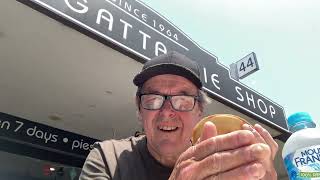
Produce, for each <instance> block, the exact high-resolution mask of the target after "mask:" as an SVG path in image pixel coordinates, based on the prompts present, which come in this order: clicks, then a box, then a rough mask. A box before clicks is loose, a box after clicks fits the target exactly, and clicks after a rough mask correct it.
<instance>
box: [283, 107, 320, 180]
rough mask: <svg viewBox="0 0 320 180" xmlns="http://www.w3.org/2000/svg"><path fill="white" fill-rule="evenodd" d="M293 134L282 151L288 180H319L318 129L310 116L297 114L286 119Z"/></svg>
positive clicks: (319, 130) (319, 149)
mask: <svg viewBox="0 0 320 180" xmlns="http://www.w3.org/2000/svg"><path fill="white" fill-rule="evenodd" d="M288 126H289V130H290V131H291V132H292V133H293V134H292V135H291V136H290V137H289V139H288V140H287V142H286V143H285V144H284V147H283V150H282V158H283V161H284V164H285V166H286V169H287V173H288V176H289V179H290V180H309V179H311V180H315V179H317V180H320V129H318V128H315V127H316V124H315V123H314V122H313V121H312V118H311V116H310V115H309V114H308V113H305V112H299V113H295V114H293V115H291V116H290V117H289V118H288Z"/></svg>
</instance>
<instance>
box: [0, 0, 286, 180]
mask: <svg viewBox="0 0 320 180" xmlns="http://www.w3.org/2000/svg"><path fill="white" fill-rule="evenodd" d="M153 9H156V7H153ZM153 9H152V8H150V7H148V6H147V5H145V4H144V3H143V2H141V1H134V0H131V1H129V0H128V1H125V0H121V1H120V0H119V1H118V0H114V1H109V0H97V1H86V0H56V1H51V0H18V1H1V2H0V10H1V11H0V27H1V28H0V51H1V52H0V62H1V66H0V91H1V93H0V143H1V146H0V159H1V160H4V161H6V162H8V163H7V164H3V163H2V165H0V166H2V167H1V168H0V177H10V178H9V179H77V178H78V176H79V173H80V171H81V167H82V164H83V162H84V160H85V157H86V156H87V154H88V152H89V151H90V148H91V147H92V144H93V143H94V142H95V141H99V140H104V139H110V138H117V139H119V138H124V137H127V136H130V135H134V134H135V132H136V131H140V130H141V128H140V127H139V124H138V122H137V118H136V109H135V104H134V94H135V90H136V89H135V87H134V85H133V84H132V78H133V76H134V75H135V74H136V73H137V72H139V70H140V69H141V67H142V64H143V63H144V62H146V61H148V60H149V59H150V58H152V57H154V56H158V55H160V54H163V53H167V52H169V51H173V50H174V51H178V52H180V53H183V54H185V55H187V56H188V57H190V58H191V59H193V60H195V61H197V62H198V63H199V65H200V66H201V70H202V71H201V73H202V74H201V76H202V77H201V78H202V81H203V84H204V89H205V91H206V92H207V93H208V94H209V96H210V97H211V98H212V99H213V103H212V104H210V105H209V106H208V107H207V109H206V113H207V114H215V113H231V114H236V115H239V116H241V117H243V118H245V119H247V120H248V121H249V122H251V123H260V124H262V125H263V126H264V127H265V128H266V129H268V130H269V131H270V133H271V134H272V136H273V137H274V138H275V139H277V142H278V143H279V145H280V150H279V152H281V148H282V146H283V143H284V142H285V141H286V139H287V138H288V136H289V135H290V132H289V131H288V128H287V124H286V115H285V111H284V109H283V107H281V106H280V105H278V104H277V103H275V102H273V101H272V100H270V99H269V98H267V97H265V96H263V95H262V94H260V93H258V92H257V91H255V90H253V89H251V88H250V87H247V86H246V85H244V84H242V83H240V82H238V81H235V80H233V79H232V78H230V72H229V69H228V68H227V67H225V66H223V65H222V64H220V63H219V61H218V59H217V57H216V56H215V55H213V54H211V53H210V52H208V51H206V50H204V49H203V48H201V47H200V46H199V45H198V44H197V43H196V42H194V41H193V40H192V39H191V38H190V37H188V36H187V35H186V34H184V33H183V32H182V31H181V30H180V29H178V28H177V27H176V26H175V25H174V24H172V23H171V22H170V21H168V20H167V19H166V18H164V17H163V16H161V15H160V14H158V13H157V12H156V11H155V10H153ZM217 46H218V45H217ZM275 165H276V168H277V171H278V175H279V179H282V178H283V179H286V177H287V176H286V172H285V170H284V168H283V165H282V159H281V157H280V154H279V153H278V155H277V157H276V160H275Z"/></svg>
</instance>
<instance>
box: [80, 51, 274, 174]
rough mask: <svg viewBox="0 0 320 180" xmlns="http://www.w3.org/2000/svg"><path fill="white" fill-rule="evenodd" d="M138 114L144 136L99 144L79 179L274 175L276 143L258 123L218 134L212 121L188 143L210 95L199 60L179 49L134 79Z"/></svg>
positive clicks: (155, 59) (154, 62) (144, 68)
mask: <svg viewBox="0 0 320 180" xmlns="http://www.w3.org/2000/svg"><path fill="white" fill-rule="evenodd" d="M133 82H134V84H135V85H136V86H137V87H138V90H137V93H136V104H137V109H138V119H139V121H140V122H141V124H142V127H143V129H144V131H145V135H142V136H138V137H129V138H127V139H123V140H107V141H104V142H102V143H99V144H96V145H95V148H94V149H93V150H92V151H91V152H90V154H89V155H88V157H87V160H86V162H85V164H84V166H83V170H82V173H81V176H80V179H81V180H89V179H93V180H98V179H99V180H106V179H113V180H120V179H122V180H125V179H128V180H129V179H130V180H131V179H132V180H135V179H137V180H138V179H139V180H147V179H150V180H164V179H170V180H193V179H197V180H198V179H199V180H204V179H206V180H207V179H217V180H218V179H219V180H220V179H223V180H224V179H225V180H229V179H230V180H231V179H232V180H237V179H239V180H240V179H265V180H273V179H276V178H277V176H276V172H275V169H274V166H273V159H274V157H275V154H276V152H277V149H278V146H277V143H276V142H275V141H274V140H273V139H272V137H271V135H270V134H269V133H268V132H267V131H266V130H265V129H263V128H262V127H261V126H259V125H255V127H254V128H252V127H251V126H249V125H244V126H243V129H244V130H239V131H236V132H232V133H229V134H225V135H217V130H216V128H215V126H214V124H213V123H211V122H208V123H206V124H205V126H204V131H203V134H202V136H201V137H200V139H199V141H198V143H197V144H196V145H194V146H192V145H191V143H190V138H191V134H192V129H193V127H194V126H195V125H196V123H197V122H198V121H199V120H200V119H201V117H202V114H203V108H204V105H205V104H206V95H205V93H204V92H203V90H202V89H201V88H202V83H201V81H200V70H199V67H198V65H197V64H196V63H195V62H194V61H192V60H190V59H189V58H187V57H186V56H184V55H181V54H179V53H177V52H170V53H168V54H166V55H161V56H158V57H156V58H154V59H152V60H150V61H148V62H147V63H145V65H144V66H143V69H142V71H141V72H140V73H139V74H137V75H136V77H135V78H134V80H133Z"/></svg>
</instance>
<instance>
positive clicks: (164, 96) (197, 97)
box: [138, 93, 200, 112]
mask: <svg viewBox="0 0 320 180" xmlns="http://www.w3.org/2000/svg"><path fill="white" fill-rule="evenodd" d="M143 95H158V96H162V97H163V98H164V100H163V102H162V105H161V106H160V107H159V109H149V108H145V107H144V106H143V105H142V101H141V97H142V96H143ZM173 96H188V97H193V98H194V101H193V106H192V108H191V109H190V110H179V109H176V108H175V107H174V106H173V104H172V101H171V98H172V97H173ZM138 97H139V100H140V104H141V107H142V108H143V109H146V110H149V111H157V110H160V109H162V107H163V105H164V103H165V102H166V100H168V99H169V102H170V104H171V107H172V109H174V110H175V111H179V112H189V111H192V110H193V109H194V106H195V105H196V101H198V102H199V99H200V97H199V95H186V94H175V95H165V94H158V93H139V94H138Z"/></svg>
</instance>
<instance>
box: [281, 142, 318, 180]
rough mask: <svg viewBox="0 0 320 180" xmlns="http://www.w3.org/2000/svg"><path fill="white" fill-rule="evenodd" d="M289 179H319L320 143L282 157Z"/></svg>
mask: <svg viewBox="0 0 320 180" xmlns="http://www.w3.org/2000/svg"><path fill="white" fill-rule="evenodd" d="M284 164H285V166H286V168H287V172H288V175H289V178H290V180H309V179H312V180H314V179H317V180H320V145H315V146H309V147H306V148H301V149H298V150H296V151H295V152H293V153H290V154H288V155H287V156H286V157H285V158H284Z"/></svg>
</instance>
